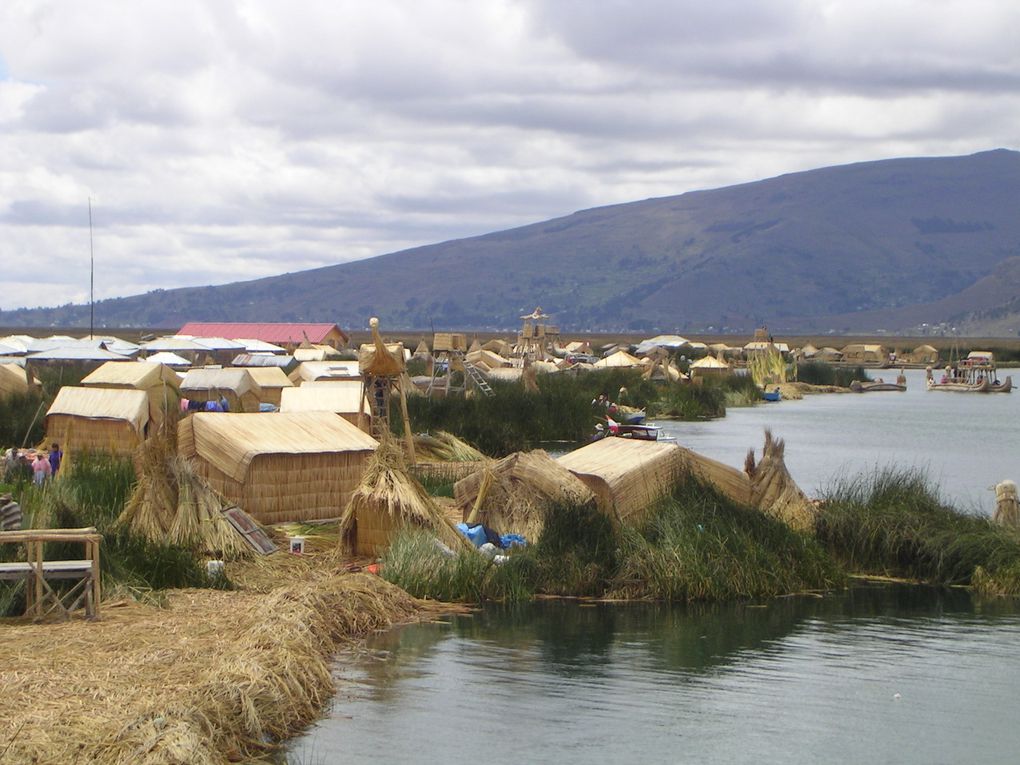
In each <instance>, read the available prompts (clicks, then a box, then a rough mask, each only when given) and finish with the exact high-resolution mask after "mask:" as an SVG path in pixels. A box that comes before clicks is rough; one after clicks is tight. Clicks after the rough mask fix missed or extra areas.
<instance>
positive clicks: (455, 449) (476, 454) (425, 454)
mask: <svg viewBox="0 0 1020 765" xmlns="http://www.w3.org/2000/svg"><path fill="white" fill-rule="evenodd" d="M414 453H415V456H417V458H418V460H419V461H422V462H478V461H482V460H484V459H485V455H484V454H482V453H481V452H480V451H478V450H477V449H476V448H475V447H473V446H471V444H469V443H466V442H464V441H461V440H460V439H459V438H457V436H455V435H453V434H452V433H447V432H446V431H445V430H437V431H436V433H435V435H430V434H428V433H418V434H416V435H415V437H414Z"/></svg>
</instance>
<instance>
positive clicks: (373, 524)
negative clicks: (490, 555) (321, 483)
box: [339, 441, 470, 556]
mask: <svg viewBox="0 0 1020 765" xmlns="http://www.w3.org/2000/svg"><path fill="white" fill-rule="evenodd" d="M406 528H424V529H427V530H429V531H432V532H433V533H435V535H436V537H437V538H438V539H439V541H440V542H442V543H443V544H445V545H446V546H447V547H450V548H451V549H454V550H456V549H459V548H467V547H470V543H469V542H468V541H467V538H466V537H464V535H463V534H461V533H460V532H459V531H457V529H456V528H454V526H453V524H452V523H451V522H450V520H449V519H448V518H446V516H445V515H444V514H443V511H442V508H440V507H439V505H438V504H436V501H435V500H434V499H433V498H432V497H431V496H429V493H428V492H427V491H426V490H425V488H424V487H423V486H422V485H421V484H420V483H418V481H417V480H416V479H415V478H414V477H413V476H411V475H410V474H409V473H408V472H407V468H406V465H405V463H404V457H403V453H402V452H401V451H400V447H399V446H398V445H397V444H396V442H395V441H387V442H384V443H383V444H381V445H380V446H379V449H378V450H376V452H375V453H374V454H373V455H372V456H371V458H370V459H369V460H368V465H367V467H366V469H365V472H364V477H363V478H362V481H361V483H360V484H359V485H358V487H357V488H356V489H355V490H354V493H353V494H352V495H351V500H350V502H349V504H348V505H347V507H346V509H345V510H344V513H343V516H341V518H340V524H339V531H340V538H341V540H342V541H343V542H344V543H345V544H346V545H347V546H348V548H349V549H350V550H351V551H352V552H353V553H354V554H355V555H372V556H376V555H382V554H383V553H384V552H386V550H387V548H388V547H389V546H390V543H391V541H392V540H393V537H394V536H395V535H396V533H397V532H399V531H400V530H402V529H406Z"/></svg>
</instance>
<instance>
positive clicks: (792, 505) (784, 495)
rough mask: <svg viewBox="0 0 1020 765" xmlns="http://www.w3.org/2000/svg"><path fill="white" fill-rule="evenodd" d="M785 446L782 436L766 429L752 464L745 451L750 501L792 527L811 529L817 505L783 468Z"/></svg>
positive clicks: (745, 470) (798, 529) (750, 456)
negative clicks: (762, 447) (758, 455)
mask: <svg viewBox="0 0 1020 765" xmlns="http://www.w3.org/2000/svg"><path fill="white" fill-rule="evenodd" d="M785 448H786V447H785V444H784V443H783V441H782V439H779V438H773V437H772V431H771V430H766V431H765V448H764V450H763V452H762V458H761V462H759V463H758V464H757V465H755V462H754V450H753V449H752V450H750V451H749V452H748V453H747V460H746V461H745V463H744V472H746V473H747V475H748V476H749V477H750V479H751V504H752V505H753V506H754V507H757V508H758V509H759V510H761V511H762V512H763V513H766V514H768V515H771V516H773V517H774V518H777V519H778V520H780V521H782V522H783V523H785V524H786V525H787V526H789V527H790V528H792V529H794V530H796V531H812V530H813V529H814V527H815V516H816V515H817V513H818V509H817V508H816V507H815V505H814V503H812V502H811V500H810V499H808V498H807V496H806V495H805V494H804V492H803V491H801V490H800V487H799V486H797V483H796V481H794V480H793V477H792V476H791V475H790V471H789V470H787V469H786V462H785V460H784V459H783V453H784V451H785Z"/></svg>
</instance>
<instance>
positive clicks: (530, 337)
mask: <svg viewBox="0 0 1020 765" xmlns="http://www.w3.org/2000/svg"><path fill="white" fill-rule="evenodd" d="M551 318H552V317H551V316H550V315H549V314H547V313H543V312H542V308H541V307H538V308H535V310H534V311H532V312H531V313H529V314H528V315H527V316H522V317H521V321H522V322H523V324H522V325H521V330H520V332H518V333H517V343H516V344H515V345H514V356H516V357H518V358H520V359H522V360H523V362H524V363H525V364H527V363H528V362H530V361H542V360H544V359H545V358H546V356H547V354H546V349H548V348H549V346H550V345H552V344H553V343H555V342H557V341H558V340H559V337H560V330H559V327H555V326H553V325H551V324H549V323H548V320H549V319H551Z"/></svg>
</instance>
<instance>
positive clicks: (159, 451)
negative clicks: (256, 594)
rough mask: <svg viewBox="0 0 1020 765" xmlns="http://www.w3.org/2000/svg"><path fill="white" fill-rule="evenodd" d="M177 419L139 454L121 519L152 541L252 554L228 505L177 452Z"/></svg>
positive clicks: (231, 555) (230, 555)
mask: <svg viewBox="0 0 1020 765" xmlns="http://www.w3.org/2000/svg"><path fill="white" fill-rule="evenodd" d="M173 424H174V423H173V421H172V420H169V421H167V423H166V425H165V427H163V428H162V429H161V430H160V432H159V433H158V434H157V435H156V436H154V437H153V438H150V439H149V440H148V441H145V442H144V443H143V444H142V445H141V447H139V449H138V451H137V452H136V453H135V474H136V475H137V476H138V482H137V483H136V484H135V489H134V491H133V492H132V493H131V496H130V497H129V498H128V501H127V502H126V503H125V504H124V511H123V512H122V513H121V514H120V517H119V518H118V519H117V523H119V524H122V525H124V526H126V527H127V528H129V529H130V530H131V531H132V532H134V533H136V534H139V535H141V536H144V537H146V538H148V539H151V540H152V541H154V542H160V543H165V542H171V543H173V544H178V545H182V546H184V547H191V548H194V549H198V550H201V551H203V552H208V553H213V554H215V555H217V556H222V557H224V558H226V559H236V558H242V557H248V556H250V555H251V554H252V549H251V547H249V545H248V544H247V543H246V542H245V541H244V539H242V538H241V535H240V534H238V533H237V531H236V530H235V529H234V527H233V526H232V525H231V524H230V521H228V520H227V519H226V517H224V515H223V510H224V508H226V507H229V506H230V503H229V502H227V501H226V500H225V499H223V497H221V496H220V495H219V494H217V493H216V492H215V491H213V490H212V488H211V487H210V486H209V484H208V483H206V481H205V479H203V478H202V477H201V476H200V475H199V474H198V473H197V472H196V470H195V468H194V466H193V465H192V464H191V463H190V462H189V461H188V460H186V459H184V458H183V457H180V456H178V455H177V448H176V447H177V436H176V433H175V428H174V427H173Z"/></svg>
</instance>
